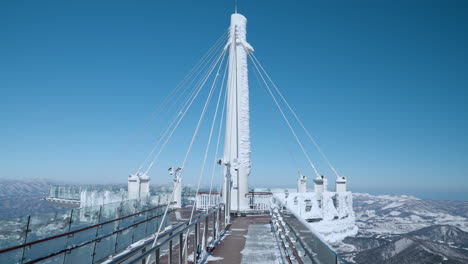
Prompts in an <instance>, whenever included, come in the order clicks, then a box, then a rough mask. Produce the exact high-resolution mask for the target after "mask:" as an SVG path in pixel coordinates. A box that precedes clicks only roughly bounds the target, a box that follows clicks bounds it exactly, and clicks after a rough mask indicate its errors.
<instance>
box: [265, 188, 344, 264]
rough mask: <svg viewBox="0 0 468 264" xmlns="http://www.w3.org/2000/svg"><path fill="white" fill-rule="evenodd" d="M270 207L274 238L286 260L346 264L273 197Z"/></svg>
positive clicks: (317, 235)
mask: <svg viewBox="0 0 468 264" xmlns="http://www.w3.org/2000/svg"><path fill="white" fill-rule="evenodd" d="M271 206H272V207H271V213H272V224H273V228H274V229H275V234H276V238H277V239H278V240H280V241H281V245H282V253H284V254H285V255H286V257H287V258H288V257H289V258H294V259H302V262H303V263H324V264H347V262H346V261H345V260H344V259H343V258H341V257H340V256H339V255H338V254H337V253H336V252H335V251H334V250H333V249H332V248H331V247H330V245H328V244H327V243H326V242H325V241H324V240H323V239H321V238H320V235H319V234H317V233H316V232H315V231H314V230H312V229H311V228H310V227H309V226H308V225H307V222H306V221H305V219H300V218H298V217H297V215H295V214H293V213H291V212H290V211H289V210H288V209H287V208H286V206H285V205H284V204H283V201H280V200H279V199H278V198H277V197H273V198H272V204H271ZM304 234H307V235H304Z"/></svg>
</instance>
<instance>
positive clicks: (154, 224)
mask: <svg viewBox="0 0 468 264" xmlns="http://www.w3.org/2000/svg"><path fill="white" fill-rule="evenodd" d="M158 224H159V218H153V219H151V220H149V221H148V222H146V235H147V236H149V235H151V234H154V233H156V232H157V231H158Z"/></svg>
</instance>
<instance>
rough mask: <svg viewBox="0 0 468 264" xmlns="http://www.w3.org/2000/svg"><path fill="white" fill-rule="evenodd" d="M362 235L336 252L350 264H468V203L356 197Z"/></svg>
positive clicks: (354, 202) (357, 216)
mask: <svg viewBox="0 0 468 264" xmlns="http://www.w3.org/2000/svg"><path fill="white" fill-rule="evenodd" d="M353 207H354V211H355V215H356V225H357V226H358V227H359V233H358V234H357V235H356V236H350V237H347V238H346V239H344V240H343V241H342V243H339V244H335V245H334V246H335V248H336V249H337V251H338V252H340V253H341V255H342V256H344V257H345V258H346V259H347V260H348V261H350V263H399V264H400V263H415V264H418V263H468V247H467V244H468V233H467V232H466V231H468V202H460V201H433V200H422V199H418V198H416V197H413V196H407V195H400V196H390V195H379V196H374V195H369V194H359V193H358V194H353Z"/></svg>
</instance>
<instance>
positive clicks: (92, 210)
mask: <svg viewBox="0 0 468 264" xmlns="http://www.w3.org/2000/svg"><path fill="white" fill-rule="evenodd" d="M100 211H101V207H100V206H90V207H84V208H80V209H74V210H73V213H72V222H71V226H70V231H75V230H78V229H82V228H85V227H88V226H92V225H95V224H97V223H98V222H99V214H100ZM96 232H97V228H91V229H87V230H83V231H81V232H78V233H74V234H73V235H72V236H69V238H68V243H67V246H68V247H71V246H76V245H79V244H82V243H84V242H87V241H90V240H93V239H94V238H96Z"/></svg>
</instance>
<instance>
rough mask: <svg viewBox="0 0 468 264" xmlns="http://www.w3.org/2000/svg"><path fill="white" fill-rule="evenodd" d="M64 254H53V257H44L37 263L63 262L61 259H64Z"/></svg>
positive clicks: (58, 263) (53, 263)
mask: <svg viewBox="0 0 468 264" xmlns="http://www.w3.org/2000/svg"><path fill="white" fill-rule="evenodd" d="M65 255H66V253H65V252H64V253H60V254H58V255H55V256H53V257H50V258H47V259H44V260H42V261H40V262H38V263H40V264H63V261H64V260H65Z"/></svg>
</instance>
